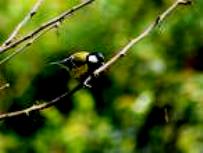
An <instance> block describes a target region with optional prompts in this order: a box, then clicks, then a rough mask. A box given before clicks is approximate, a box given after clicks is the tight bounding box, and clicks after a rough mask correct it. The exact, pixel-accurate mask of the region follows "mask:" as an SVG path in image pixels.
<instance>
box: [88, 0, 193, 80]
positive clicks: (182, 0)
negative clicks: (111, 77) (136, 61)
mask: <svg viewBox="0 0 203 153" xmlns="http://www.w3.org/2000/svg"><path fill="white" fill-rule="evenodd" d="M189 4H191V0H176V1H175V2H174V3H173V4H172V5H171V6H170V7H169V8H168V9H166V10H165V11H164V12H163V13H162V14H160V15H159V16H158V17H157V18H156V19H155V20H154V22H153V23H152V24H150V25H149V26H148V28H146V29H145V30H144V31H143V32H142V33H141V34H140V35H138V36H137V37H135V38H133V39H132V40H131V41H130V42H129V43H127V44H126V45H125V46H124V47H123V48H122V49H121V50H120V51H119V52H118V53H117V54H116V55H115V56H113V57H112V58H111V59H110V60H109V61H108V62H106V63H105V64H104V65H103V66H101V67H100V68H98V69H97V70H95V71H94V72H93V75H90V76H89V77H88V78H87V79H86V82H88V81H89V80H91V78H92V76H95V77H97V76H99V75H100V73H102V72H104V71H105V70H106V69H108V68H109V67H110V66H111V65H113V64H114V63H115V62H116V61H118V60H119V59H120V58H121V57H124V56H125V55H126V54H127V52H128V51H129V50H130V49H131V48H132V47H133V46H134V45H135V44H137V43H138V42H140V41H141V40H142V39H143V38H145V37H146V36H148V35H149V34H150V33H151V32H152V31H153V30H154V29H155V28H156V27H157V26H158V25H159V24H161V23H162V22H163V21H164V19H165V18H166V17H167V16H169V15H170V14H171V13H172V12H173V11H174V10H175V8H177V6H179V5H189Z"/></svg>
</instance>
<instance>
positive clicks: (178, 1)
mask: <svg viewBox="0 0 203 153" xmlns="http://www.w3.org/2000/svg"><path fill="white" fill-rule="evenodd" d="M188 4H191V0H176V1H175V2H174V3H173V4H172V5H171V6H170V7H169V8H168V9H167V10H165V11H164V12H163V13H162V14H161V15H159V16H158V17H157V18H156V19H155V20H154V22H153V23H152V24H150V25H149V27H148V28H147V29H146V30H144V31H143V32H142V33H141V34H140V35H139V36H137V37H135V38H133V39H132V40H131V41H130V42H129V43H127V44H126V45H125V46H124V47H123V48H122V49H121V50H120V51H118V53H117V54H116V55H115V56H113V57H112V58H111V59H110V60H109V61H108V62H106V64H104V65H103V66H101V67H100V68H98V69H97V70H95V71H94V72H93V74H92V75H90V76H89V77H87V79H86V80H85V82H89V81H90V80H91V79H93V77H96V76H98V75H100V74H101V73H102V72H104V71H105V70H106V69H107V68H109V67H110V66H112V65H113V64H114V63H115V62H117V61H118V60H119V59H120V58H121V57H123V56H124V55H126V54H127V52H128V51H129V50H130V49H131V48H132V47H133V46H134V45H135V44H137V43H138V42H139V41H141V40H142V39H143V38H145V37H146V36H148V35H149V34H150V33H151V32H152V30H154V29H155V28H156V27H157V26H158V25H159V24H161V23H162V22H163V21H164V20H165V19H166V17H167V16H168V15H169V14H171V13H172V12H173V11H174V10H175V8H177V7H178V6H179V5H188ZM82 87H83V84H82V85H81V84H80V85H78V86H77V87H76V88H74V89H73V90H72V91H71V92H70V93H64V94H62V95H61V96H59V97H57V98H55V99H53V100H52V101H50V102H48V103H43V104H40V105H34V106H32V107H29V108H27V109H24V110H21V111H16V112H11V113H6V114H2V115H0V120H3V119H5V118H11V117H15V116H18V115H22V114H29V113H30V112H33V111H39V110H42V109H45V108H48V107H50V106H53V105H55V104H56V103H58V102H59V101H60V100H61V99H62V98H64V97H67V96H71V95H72V94H74V93H75V92H76V91H78V90H79V89H81V88H82ZM85 87H87V86H85Z"/></svg>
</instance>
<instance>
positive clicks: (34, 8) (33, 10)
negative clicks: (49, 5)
mask: <svg viewBox="0 0 203 153" xmlns="http://www.w3.org/2000/svg"><path fill="white" fill-rule="evenodd" d="M43 1H44V0H38V1H37V2H36V4H35V5H34V6H33V8H32V9H31V10H30V12H29V13H28V14H27V15H26V16H25V17H24V19H23V20H22V21H21V22H20V23H19V24H18V25H17V26H16V28H15V29H14V31H13V32H12V33H11V35H10V36H9V37H8V39H7V40H6V41H5V42H4V43H3V45H2V47H5V46H7V45H9V44H10V43H11V42H12V41H13V40H14V39H15V37H16V36H17V34H18V33H19V31H20V29H21V28H22V27H23V26H24V25H25V24H26V23H27V22H28V21H29V20H30V19H31V18H32V17H33V16H34V15H35V14H36V13H37V10H38V9H39V7H40V6H41V4H42V2H43Z"/></svg>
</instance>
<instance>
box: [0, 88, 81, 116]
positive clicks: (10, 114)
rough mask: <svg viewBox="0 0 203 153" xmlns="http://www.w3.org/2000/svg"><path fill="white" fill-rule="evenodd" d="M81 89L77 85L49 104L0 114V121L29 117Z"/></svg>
mask: <svg viewBox="0 0 203 153" xmlns="http://www.w3.org/2000/svg"><path fill="white" fill-rule="evenodd" d="M82 88H83V85H82V84H79V85H77V86H76V87H75V88H74V89H72V90H71V91H70V92H65V93H63V94H62V95H60V96H58V97H56V98H55V99H53V100H51V101H49V102H45V103H42V104H39V105H33V106H31V107H29V108H26V109H23V110H20V111H15V112H10V113H5V114H1V115H0V120H3V119H7V118H12V117H16V116H19V115H29V114H30V113H31V112H34V111H40V110H42V109H45V108H48V107H51V106H53V105H55V104H56V103H58V102H59V101H60V100H61V99H63V98H65V97H70V96H71V95H73V94H74V93H75V92H77V91H78V90H80V89H82Z"/></svg>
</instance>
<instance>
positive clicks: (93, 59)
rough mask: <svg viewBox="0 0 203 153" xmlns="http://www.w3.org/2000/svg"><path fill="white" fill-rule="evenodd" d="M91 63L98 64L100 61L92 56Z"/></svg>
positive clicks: (90, 57)
mask: <svg viewBox="0 0 203 153" xmlns="http://www.w3.org/2000/svg"><path fill="white" fill-rule="evenodd" d="M89 61H90V62H91V63H97V62H98V59H97V57H96V56H94V55H90V56H89Z"/></svg>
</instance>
